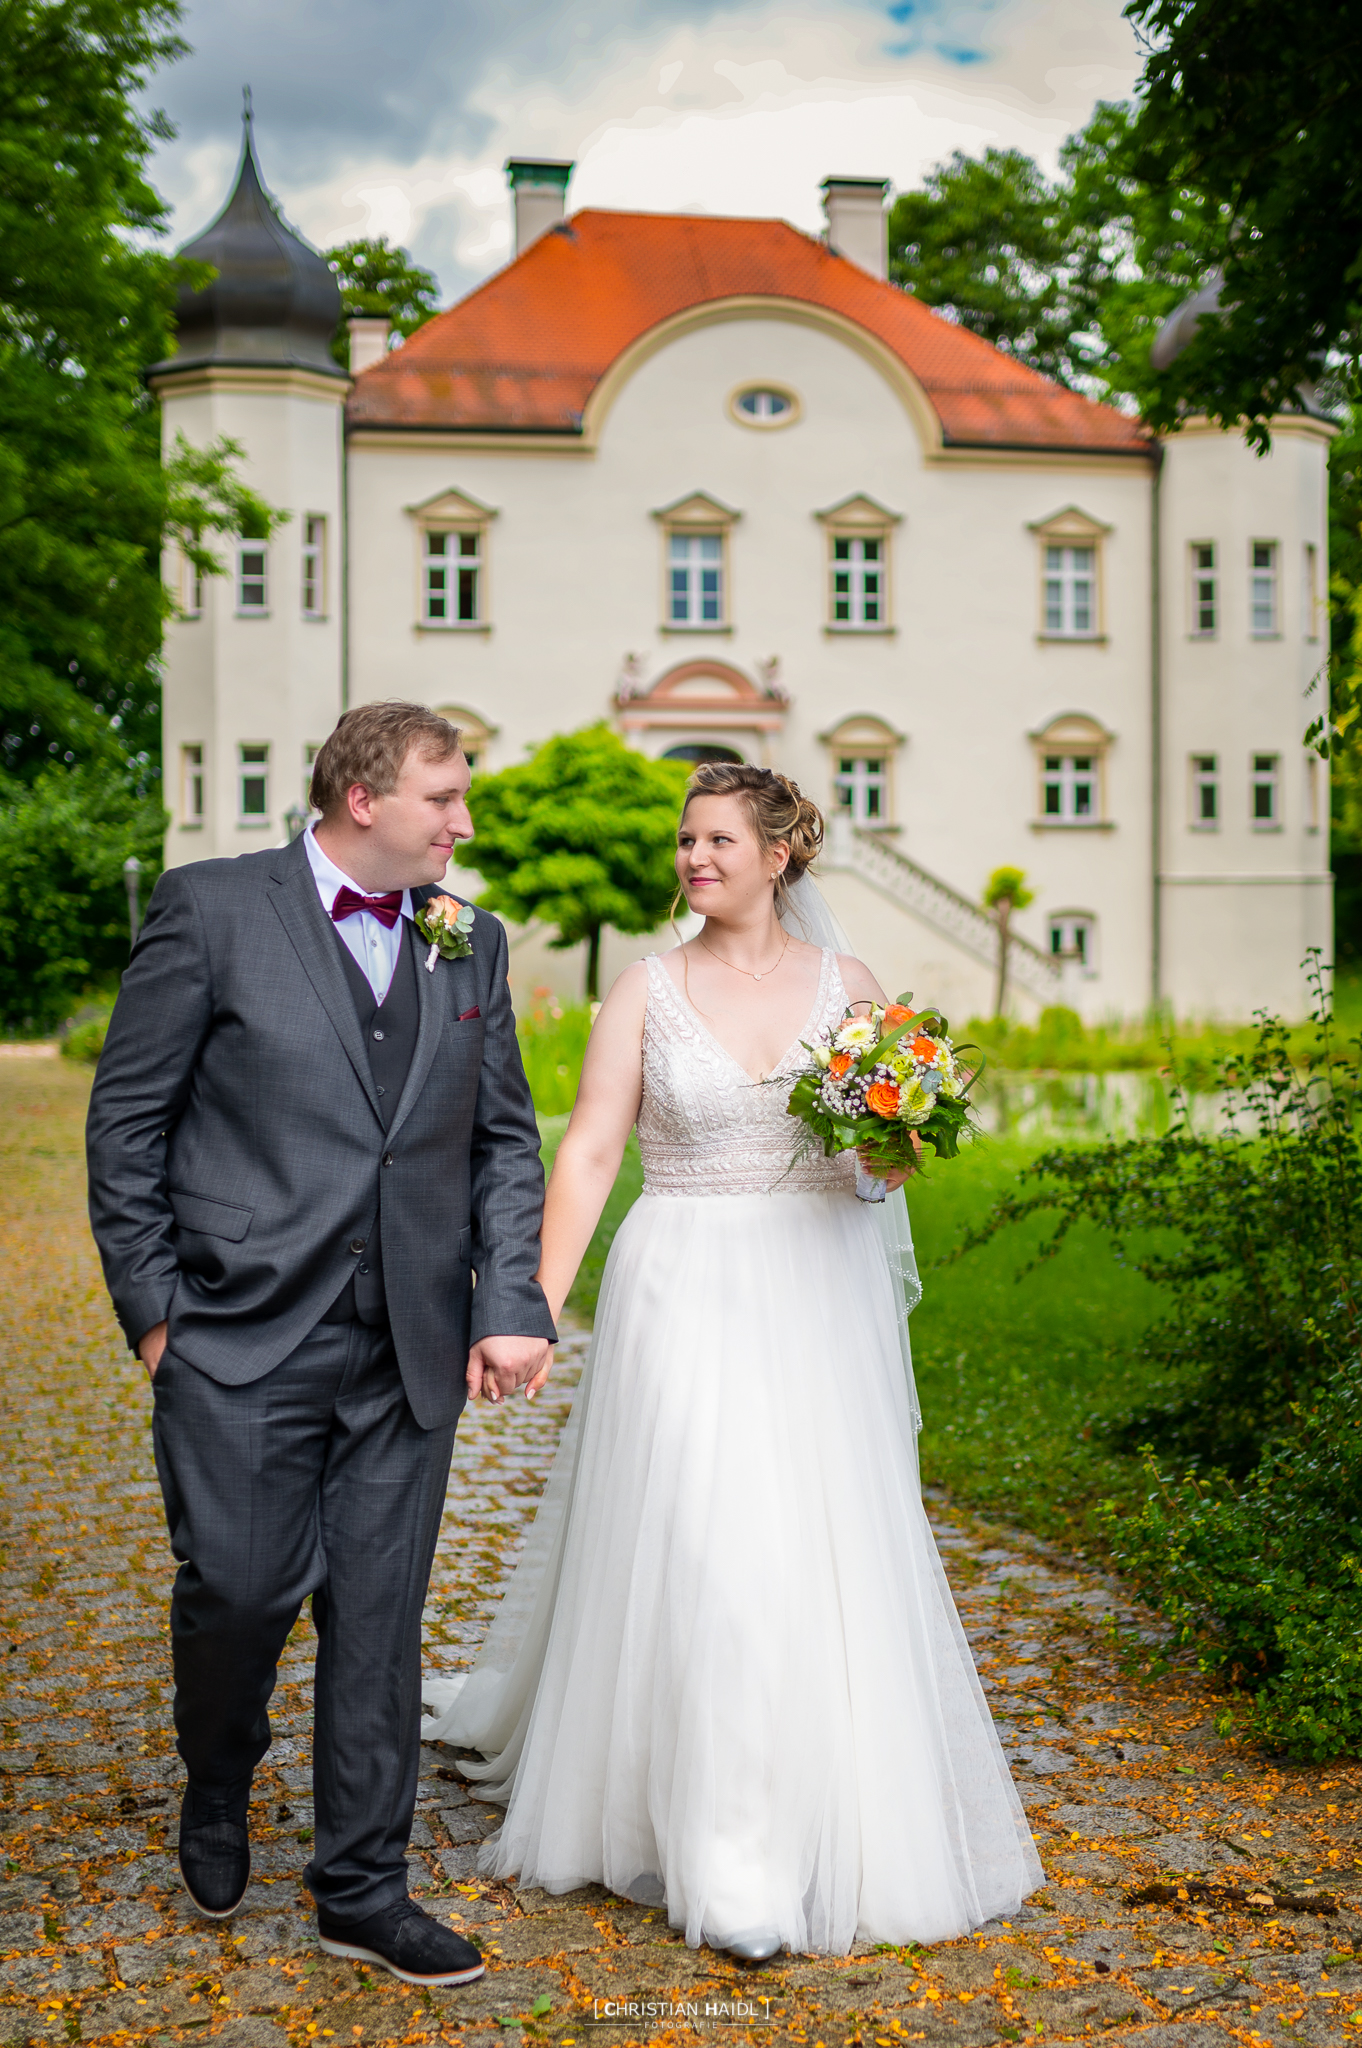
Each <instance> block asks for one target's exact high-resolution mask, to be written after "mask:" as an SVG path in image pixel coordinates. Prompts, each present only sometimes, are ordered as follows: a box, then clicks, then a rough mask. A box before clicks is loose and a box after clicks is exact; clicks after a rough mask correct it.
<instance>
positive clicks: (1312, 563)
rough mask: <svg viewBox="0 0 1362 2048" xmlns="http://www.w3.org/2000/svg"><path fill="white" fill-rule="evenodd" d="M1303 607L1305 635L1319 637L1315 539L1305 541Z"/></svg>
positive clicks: (1317, 553)
mask: <svg viewBox="0 0 1362 2048" xmlns="http://www.w3.org/2000/svg"><path fill="white" fill-rule="evenodd" d="M1302 568H1303V574H1302V579H1301V580H1302V585H1303V588H1302V593H1301V609H1302V611H1303V613H1304V625H1305V637H1306V639H1307V640H1318V638H1319V549H1318V548H1317V547H1316V546H1315V544H1314V542H1313V541H1307V542H1306V543H1305V561H1304V563H1303V565H1302Z"/></svg>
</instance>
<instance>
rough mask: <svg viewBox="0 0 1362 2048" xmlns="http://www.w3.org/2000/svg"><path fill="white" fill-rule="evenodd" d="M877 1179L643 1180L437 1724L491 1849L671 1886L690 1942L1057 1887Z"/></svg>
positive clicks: (778, 1932)
mask: <svg viewBox="0 0 1362 2048" xmlns="http://www.w3.org/2000/svg"><path fill="white" fill-rule="evenodd" d="M895 1293H896V1289H895V1286H894V1283H893V1282H892V1281H891V1279H890V1273H889V1268H888V1267H887V1265H886V1262H885V1256H884V1250H883V1247H882V1244H881V1241H880V1237H879V1235H878V1234H877V1229H876V1220H875V1217H874V1214H873V1211H872V1210H871V1208H870V1207H869V1205H867V1204H864V1203H861V1202H858V1201H856V1200H855V1199H854V1197H852V1196H850V1195H849V1194H846V1193H842V1192H840V1191H839V1192H836V1193H827V1194H810V1193H799V1194H783V1195H782V1194H774V1195H711V1196H702V1197H700V1196H697V1197H680V1198H675V1197H653V1196H649V1195H644V1196H643V1197H641V1198H640V1200H639V1201H638V1202H637V1203H636V1204H635V1206H634V1208H633V1209H632V1210H631V1211H630V1213H629V1215H628V1216H627V1217H626V1219H625V1221H624V1223H623V1225H622V1226H621V1228H620V1230H619V1232H618V1234H617V1236H616V1238H615V1242H614V1246H613V1248H612V1251H611V1254H610V1259H609V1262H608V1264H607V1267H606V1272H605V1278H604V1282H603V1285H602V1289H601V1297H600V1304H599V1310H598V1314H597V1319H596V1330H595V1337H594V1341H593V1344H592V1349H591V1353H590V1356H589V1359H588V1362H587V1366H586V1368H585V1371H584V1373H583V1377H582V1381H581V1384H580V1387H579V1389H578V1393H577V1398H576V1401H575V1403H574V1408H573V1414H572V1416H571V1418H570V1421H569V1423H568V1426H567V1428H566V1430H565V1433H564V1437H563V1440H562V1443H561V1446H560V1448H559V1452H558V1455H557V1459H556V1461H555V1465H554V1469H553V1473H552V1475H551V1478H550V1481H549V1485H548V1488H547V1490H546V1493H545V1498H544V1500H543V1502H542V1504H541V1507H540V1511H539V1514H538V1517H537V1519H536V1522H535V1525H534V1528H533V1530H532V1532H531V1534H530V1537H529V1540H528V1542H527V1545H526V1551H525V1554H524V1556H523V1558H522V1561H521V1564H520V1566H519V1567H518V1569H517V1572H516V1574H515V1577H514V1579H513V1580H512V1583H511V1586H510V1588H509V1589H508V1592H507V1594H506V1597H505V1598H504V1600H503V1602H502V1605H501V1608H500V1609H499V1611H498V1615H497V1617H496V1620H495V1622H494V1624H493V1627H492V1630H491V1632H490V1634H489V1637H488V1640H487V1643H486V1644H485V1646H484V1648H483V1651H482V1653H481V1655H480V1656H479V1659H478V1661H477V1663H476V1664H475V1665H474V1667H473V1669H472V1671H471V1672H470V1673H468V1674H466V1675H463V1676H461V1677H458V1678H455V1679H453V1680H450V1679H448V1678H446V1679H437V1678H430V1679H428V1680H427V1682H426V1685H425V1687H424V1693H425V1697H426V1699H427V1702H428V1704H430V1705H431V1706H432V1707H433V1708H434V1709H435V1715H434V1718H433V1719H432V1720H430V1721H428V1722H427V1723H426V1724H425V1727H424V1729H423V1733H424V1734H425V1735H426V1736H427V1738H430V1737H432V1736H436V1737H439V1738H442V1739H443V1740H445V1741H449V1742H452V1743H455V1744H459V1745H461V1746H465V1747H471V1748H475V1749H477V1750H479V1751H480V1752H482V1754H483V1756H484V1757H485V1758H486V1759H487V1761H486V1762H485V1763H484V1764H482V1765H480V1766H479V1765H474V1766H473V1767H472V1768H471V1769H470V1775H477V1776H480V1777H482V1778H484V1779H485V1780H486V1789H487V1792H488V1794H489V1795H490V1796H491V1797H493V1798H494V1799H496V1800H499V1801H502V1802H504V1803H505V1804H506V1808H507V1811H506V1819H505V1824H504V1826H503V1827H502V1830H501V1832H500V1834H499V1835H498V1836H497V1837H496V1838H494V1840H493V1841H492V1842H490V1843H489V1844H488V1845H487V1846H486V1847H485V1848H484V1850H483V1854H482V1867H483V1868H484V1869H485V1870H487V1871H488V1872H490V1873H493V1874H496V1875H502V1876H510V1875H518V1877H519V1879H520V1881H521V1883H523V1884H534V1885H540V1886H542V1887H544V1888H545V1889H546V1890H548V1891H551V1892H561V1891H566V1890H570V1889H571V1888H573V1887H574V1886H576V1885H579V1884H583V1883H586V1882H589V1881H593V1880H594V1881H597V1882H600V1883H603V1884H606V1885H608V1886H609V1887H611V1889H613V1890H615V1891H617V1892H620V1893H622V1894H626V1895H628V1896H630V1897H633V1898H636V1899H640V1900H642V1901H644V1902H646V1903H649V1904H661V1903H662V1902H663V1901H664V1900H665V1904H666V1908H667V1913H668V1917H669V1919H670V1921H671V1923H672V1925H673V1926H676V1927H679V1928H683V1929H684V1930H685V1938H686V1940H687V1941H688V1942H690V1943H691V1944H692V1945H698V1944H699V1943H700V1942H701V1941H702V1940H707V1941H709V1942H711V1943H713V1944H714V1945H716V1946H722V1945H723V1944H724V1943H725V1941H726V1940H734V1939H737V1938H739V1937H740V1936H743V1935H752V1934H757V1935H768V1936H769V1935H775V1936H777V1937H779V1939H780V1940H781V1941H782V1942H784V1943H785V1944H787V1945H788V1946H789V1947H790V1948H792V1949H794V1950H805V1951H807V1950H821V1951H829V1952H833V1953H841V1952H845V1951H846V1950H847V1949H848V1948H849V1947H850V1946H851V1943H852V1942H853V1941H854V1940H856V1939H857V1938H861V1939H866V1940H873V1941H886V1942H896V1943H901V1942H905V1941H933V1940H939V1939H942V1938H945V1937H948V1936H951V1935H958V1934H961V1933H963V1932H965V1931H966V1930H967V1929H969V1928H972V1927H975V1926H978V1925H980V1924H981V1923H982V1922H983V1921H985V1920H987V1919H989V1918H990V1917H992V1916H994V1915H996V1914H1000V1913H1003V1914H1005V1913H1007V1912H1008V1911H1009V1910H1012V1909H1014V1908H1015V1907H1016V1906H1017V1905H1018V1904H1019V1903H1020V1901H1021V1900H1022V1899H1023V1898H1024V1897H1025V1895H1026V1894H1027V1893H1028V1892H1029V1891H1032V1890H1034V1889H1035V1887H1036V1886H1037V1885H1038V1884H1040V1882H1041V1881H1042V1873H1041V1869H1040V1864H1039V1861H1038V1859H1037V1857H1036V1853H1035V1849H1034V1847H1033V1845H1032V1841H1031V1835H1030V1831H1029V1829H1028V1827H1027V1824H1026V1818H1025V1815H1024V1813H1023V1811H1022V1807H1021V1803H1020V1801H1019V1799H1018V1797H1017V1794H1016V1790H1015V1788H1014V1786H1013V1784H1012V1780H1011V1777H1010V1775H1009V1773H1008V1769H1007V1765H1006V1762H1005V1761H1004V1758H1003V1755H1002V1751H1001V1748H1000V1746H999V1743H998V1739H997V1736H996V1734H995V1732H994V1729H993V1724H992V1721H991V1719H990V1716H989V1711H988V1707H987V1705H986V1703H985V1700H984V1696H983V1693H982V1691H981V1689H980V1686H979V1682H978V1679H977V1677H976V1675H975V1671H974V1665H973V1662H972V1660H971V1657H970V1654H969V1649H968V1646H967V1644H966V1642H965V1638H964V1634H963V1632H962V1630H961V1627H960V1623H959V1620H958V1618H957V1616H956V1612H955V1607H954V1604H953V1602H952V1600H951V1596H950V1592H949V1590H948V1588H947V1585H946V1580H945V1575H944V1573H943V1571H942V1568H941V1563H940V1560H939V1558H938V1556H937V1552H936V1546H935V1544H934V1543H933V1540H932V1536H931V1531H930V1529H929V1527H928V1524H927V1519H926V1515H925V1513H924V1511H923V1507H922V1502H921V1498H920V1494H919V1490H918V1473H917V1455H916V1429H915V1414H914V1403H913V1396H912V1388H911V1379H910V1376H909V1375H908V1374H907V1373H905V1370H904V1354H903V1352H902V1351H901V1348H900V1331H899V1321H900V1317H899V1304H898V1303H897V1302H896V1300H895Z"/></svg>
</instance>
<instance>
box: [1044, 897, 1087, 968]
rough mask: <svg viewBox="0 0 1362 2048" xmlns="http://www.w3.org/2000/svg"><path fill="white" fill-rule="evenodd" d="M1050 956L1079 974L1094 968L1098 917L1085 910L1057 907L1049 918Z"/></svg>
mask: <svg viewBox="0 0 1362 2048" xmlns="http://www.w3.org/2000/svg"><path fill="white" fill-rule="evenodd" d="M1049 922H1050V958H1051V959H1052V960H1057V961H1059V962H1060V964H1061V965H1062V966H1065V967H1076V968H1077V969H1078V970H1079V972H1080V973H1081V974H1084V975H1092V974H1095V973H1096V972H1097V946H1096V936H1097V920H1096V919H1095V918H1094V917H1092V916H1091V915H1090V914H1089V913H1088V912H1087V911H1086V910H1059V911H1056V912H1055V913H1054V914H1053V916H1052V917H1051V918H1050V921H1049Z"/></svg>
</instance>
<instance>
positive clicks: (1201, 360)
mask: <svg viewBox="0 0 1362 2048" xmlns="http://www.w3.org/2000/svg"><path fill="white" fill-rule="evenodd" d="M1126 13H1127V15H1128V16H1129V17H1130V18H1131V19H1132V20H1133V21H1134V22H1135V24H1136V27H1137V29H1138V31H1139V32H1140V33H1141V35H1142V36H1143V37H1145V38H1146V39H1147V45H1146V46H1147V50H1148V55H1147V57H1146V60H1145V68H1144V74H1143V77H1142V79H1141V82H1140V99H1139V103H1138V110H1137V113H1136V117H1135V120H1134V123H1133V125H1132V129H1131V136H1130V142H1131V149H1130V164H1131V168H1132V171H1133V173H1134V175H1135V176H1136V177H1137V178H1138V179H1139V180H1140V182H1141V183H1142V184H1143V185H1144V186H1145V187H1146V188H1147V189H1149V190H1151V191H1153V192H1155V193H1160V194H1179V195H1181V194H1196V195H1198V198H1197V201H1196V204H1197V205H1198V206H1199V207H1200V208H1201V209H1202V212H1203V218H1206V219H1209V218H1210V217H1211V214H1212V212H1214V221H1215V231H1214V234H1213V237H1212V238H1211V241H1210V245H1209V248H1208V251H1207V254H1208V257H1209V259H1210V260H1209V263H1208V265H1207V267H1208V268H1209V267H1211V266H1214V267H1215V268H1216V269H1219V270H1221V271H1223V273H1224V279H1225V285H1224V294H1223V304H1224V307H1225V311H1224V314H1223V316H1222V317H1220V318H1217V319H1213V320H1207V321H1203V322H1202V325H1201V327H1200V328H1199V330H1198V332H1197V334H1196V337H1195V339H1194V340H1193V341H1192V343H1191V345H1190V346H1189V347H1188V348H1187V350H1186V351H1185V352H1184V353H1183V354H1182V355H1180V356H1179V357H1178V359H1177V361H1176V362H1175V363H1174V364H1173V365H1172V366H1171V368H1170V369H1169V370H1168V371H1166V372H1165V373H1164V374H1163V375H1162V376H1161V377H1160V378H1159V380H1158V383H1157V386H1156V388H1155V390H1154V391H1153V392H1152V393H1151V395H1150V398H1149V401H1148V403H1147V405H1146V408H1145V410H1146V414H1147V417H1148V418H1149V419H1150V420H1151V421H1152V422H1153V423H1154V424H1155V425H1156V426H1159V427H1173V426H1175V425H1176V424H1177V421H1178V419H1179V417H1180V416H1181V414H1182V412H1183V411H1184V410H1185V409H1186V408H1188V407H1190V408H1192V409H1194V410H1196V411H1200V412H1206V413H1208V414H1209V415H1210V416H1211V417H1212V418H1213V419H1216V420H1218V421H1220V423H1221V424H1222V425H1224V426H1226V427H1235V426H1237V425H1239V424H1240V423H1241V422H1243V421H1245V420H1247V421H1248V422H1249V423H1250V433H1251V435H1252V437H1253V438H1254V439H1256V440H1257V441H1258V443H1259V445H1260V446H1266V442H1267V431H1266V422H1267V421H1268V420H1269V419H1270V418H1271V416H1272V414H1273V413H1274V412H1277V411H1280V410H1282V409H1284V408H1290V407H1291V406H1293V405H1294V404H1295V403H1296V401H1297V393H1298V391H1299V389H1300V387H1301V386H1302V385H1303V384H1310V383H1312V382H1313V381H1314V380H1315V379H1316V378H1317V377H1318V375H1319V372H1320V369H1321V367H1322V364H1323V362H1324V360H1325V356H1326V353H1327V351H1329V350H1330V349H1341V350H1342V351H1343V352H1344V353H1345V354H1347V355H1349V356H1355V355H1356V353H1357V349H1356V345H1355V337H1356V332H1357V329H1358V325H1359V320H1360V319H1362V174H1359V169H1358V152H1357V105H1358V97H1359V94H1360V93H1362V14H1359V12H1358V10H1357V9H1356V8H1355V7H1346V6H1343V7H1340V6H1339V5H1338V4H1337V0H1303V4H1292V5H1290V6H1288V5H1287V4H1286V0H1131V4H1130V5H1129V6H1128V7H1127V9H1126Z"/></svg>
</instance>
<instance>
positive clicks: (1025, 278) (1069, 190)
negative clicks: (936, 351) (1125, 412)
mask: <svg viewBox="0 0 1362 2048" xmlns="http://www.w3.org/2000/svg"><path fill="white" fill-rule="evenodd" d="M1131 123H1132V114H1131V110H1130V108H1128V107H1126V106H1123V105H1121V104H1119V103H1107V102H1102V103H1099V104H1098V106H1097V107H1096V109H1095V110H1094V112H1093V116H1092V119H1091V120H1090V121H1089V122H1088V124H1087V126H1086V127H1085V128H1082V129H1080V130H1079V131H1078V132H1077V133H1076V134H1074V135H1071V136H1070V137H1069V139H1068V141H1067V142H1066V143H1065V145H1064V147H1063V149H1062V151H1061V153H1060V173H1059V177H1058V178H1057V179H1056V180H1054V181H1053V182H1052V181H1050V180H1049V179H1047V178H1046V177H1045V175H1044V173H1043V172H1042V171H1041V170H1040V168H1039V166H1038V165H1037V164H1036V163H1035V162H1034V161H1033V159H1032V158H1030V157H1028V156H1026V155H1025V154H1024V153H1023V152H1022V151H1021V150H1015V149H1014V150H999V149H990V150H986V151H985V152H984V155H983V157H982V158H971V157H967V156H965V155H963V154H962V153H961V152H960V151H957V152H956V154H955V155H954V156H953V157H952V158H951V160H950V162H949V163H946V164H940V165H938V166H937V168H936V169H935V170H934V171H932V172H930V173H929V174H928V176H927V179H926V181H925V185H924V189H923V191H921V192H907V193H904V194H903V195H902V196H901V197H900V198H899V199H897V200H896V201H895V203H894V207H893V210H892V211H891V213H890V216H889V249H890V275H891V276H892V277H893V278H894V279H895V280H896V281H897V282H899V283H901V284H902V285H903V286H904V287H905V289H907V290H909V291H911V292H912V293H913V294H914V296H915V297H917V298H920V299H921V300H922V301H923V303H924V304H926V305H929V306H933V307H936V308H939V309H940V310H941V311H943V312H945V313H947V314H948V315H949V316H950V317H951V318H953V319H955V320H958V321H959V323H960V324H961V326H963V327H968V328H969V329H970V330H971V332H972V333H975V334H979V335H982V336H983V338H984V339H985V340H986V341H991V342H992V343H993V345H994V346H995V347H996V348H1000V349H1002V350H1003V352H1004V353H1005V354H1008V355H1014V356H1016V357H1017V358H1018V359H1019V360H1020V361H1021V362H1024V363H1026V364H1027V366H1028V367H1029V368H1031V369H1033V370H1038V371H1039V372H1040V373H1041V375H1042V376H1046V377H1052V378H1054V379H1055V380H1056V382H1058V383H1061V384H1066V385H1068V386H1069V387H1070V388H1071V389H1074V390H1080V391H1084V392H1086V393H1088V394H1089V395H1090V396H1092V397H1094V398H1105V399H1109V400H1116V401H1118V402H1125V403H1133V404H1136V405H1138V406H1139V407H1140V408H1141V410H1143V409H1145V408H1146V406H1147V405H1149V404H1152V402H1153V399H1154V396H1155V391H1156V386H1157V383H1158V379H1157V374H1156V373H1155V372H1154V370H1153V369H1152V368H1151V365H1150V360H1149V354H1150V348H1151V346H1152V344H1153V341H1154V337H1155V335H1156V334H1157V333H1158V330H1159V327H1160V325H1161V324H1162V322H1163V320H1164V319H1165V318H1166V317H1167V315H1168V314H1169V313H1171V312H1172V311H1173V309H1174V307H1176V306H1177V305H1179V304H1180V303H1181V302H1182V301H1183V300H1184V299H1186V298H1188V297H1190V296H1191V294H1192V293H1193V292H1194V291H1196V290H1197V289H1198V288H1199V287H1200V286H1201V285H1202V284H1204V283H1205V280H1206V275H1207V272H1208V271H1209V270H1210V269H1211V268H1212V266H1213V264H1214V262H1215V250H1216V247H1217V246H1218V245H1217V242H1216V230H1217V223H1218V214H1217V213H1216V209H1215V208H1214V207H1213V206H1210V205H1208V203H1207V202H1206V201H1204V200H1202V199H1199V198H1197V197H1196V196H1194V195H1191V194H1187V193H1181V192H1178V193H1172V194H1159V193H1155V192H1153V191H1151V190H1150V189H1149V188H1148V187H1147V186H1145V185H1144V184H1142V183H1141V181H1140V179H1139V178H1138V176H1137V175H1136V172H1135V168H1134V154H1133V145H1132V141H1131Z"/></svg>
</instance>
